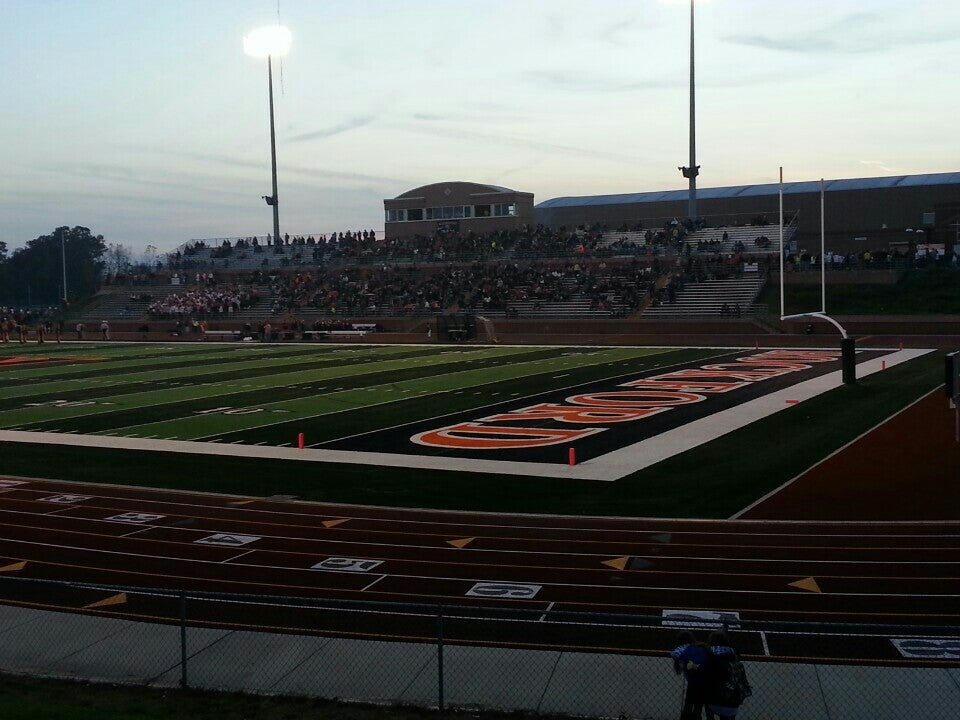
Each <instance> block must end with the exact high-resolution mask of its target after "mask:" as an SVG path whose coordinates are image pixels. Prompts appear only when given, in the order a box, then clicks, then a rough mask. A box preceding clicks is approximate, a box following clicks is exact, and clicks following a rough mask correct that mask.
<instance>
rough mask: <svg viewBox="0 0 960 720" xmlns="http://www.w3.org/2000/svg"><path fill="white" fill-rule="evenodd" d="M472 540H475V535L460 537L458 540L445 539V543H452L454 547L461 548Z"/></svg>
mask: <svg viewBox="0 0 960 720" xmlns="http://www.w3.org/2000/svg"><path fill="white" fill-rule="evenodd" d="M474 540H476V538H475V537H469V538H460V539H459V540H447V545H453V546H454V547H455V548H461V549H463V548H465V547H466V546H467V545H469V544H470V543H472V542H473V541H474Z"/></svg>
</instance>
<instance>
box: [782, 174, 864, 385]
mask: <svg viewBox="0 0 960 720" xmlns="http://www.w3.org/2000/svg"><path fill="white" fill-rule="evenodd" d="M824 194H825V193H824V181H823V178H820V309H819V310H814V311H811V312H803V313H794V314H792V315H787V314H786V294H785V292H784V289H785V278H784V257H785V255H786V246H785V244H784V233H783V167H781V168H780V320H781V322H782V321H784V320H799V319H800V318H815V319H818V320H824V321H826V322H828V323H830V324H831V325H833V326H834V327H835V328H836V329H837V330H839V331H840V358H841V368H842V375H843V382H844V384H845V385H853V384H855V383H856V382H857V358H856V354H857V348H856V340H854V339H853V338H851V337H850V336H848V335H847V331H846V330H845V329H844V327H843V325H841V324H840V323H839V322H837V321H836V320H835V319H834V318H832V317H830V316H829V315H827V264H826V262H825V260H824V258H825V257H826V254H827V252H826V251H827V248H826V245H827V242H826V222H825V218H826V212H825V202H824Z"/></svg>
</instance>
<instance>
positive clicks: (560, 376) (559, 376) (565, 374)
mask: <svg viewBox="0 0 960 720" xmlns="http://www.w3.org/2000/svg"><path fill="white" fill-rule="evenodd" d="M562 377H570V373H564V374H563V375H554V376H553V379H554V380H556V379H557V378H562Z"/></svg>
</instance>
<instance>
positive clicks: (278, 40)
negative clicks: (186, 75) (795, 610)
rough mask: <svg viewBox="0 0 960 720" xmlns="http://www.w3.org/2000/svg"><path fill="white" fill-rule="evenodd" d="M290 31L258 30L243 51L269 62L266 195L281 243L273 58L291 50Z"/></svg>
mask: <svg viewBox="0 0 960 720" xmlns="http://www.w3.org/2000/svg"><path fill="white" fill-rule="evenodd" d="M290 42H291V36H290V31H289V30H288V29H287V28H285V27H283V26H281V25H270V26H267V27H262V28H258V29H257V30H254V31H252V32H251V33H250V34H248V35H246V36H245V37H244V38H243V50H244V52H245V53H246V54H247V55H250V56H252V57H257V58H266V60H267V86H268V93H269V98H270V166H271V176H272V180H273V185H272V190H273V194H272V195H269V196H267V195H264V196H263V199H264V200H266V201H267V205H270V206H271V207H272V208H273V241H274V243H277V242H279V241H280V200H279V197H278V193H277V132H276V125H275V123H274V114H273V58H274V57H275V56H281V55H285V54H286V53H287V51H288V50H289V49H290Z"/></svg>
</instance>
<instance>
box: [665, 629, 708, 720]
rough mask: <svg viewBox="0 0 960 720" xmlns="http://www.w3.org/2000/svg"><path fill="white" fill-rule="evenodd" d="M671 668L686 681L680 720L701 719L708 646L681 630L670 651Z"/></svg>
mask: <svg viewBox="0 0 960 720" xmlns="http://www.w3.org/2000/svg"><path fill="white" fill-rule="evenodd" d="M670 657H671V658H673V670H674V672H676V673H677V675H680V674H682V675H683V676H684V678H685V679H686V681H687V688H686V693H685V694H684V697H683V709H682V710H681V712H680V720H701V718H702V717H703V707H704V703H705V702H706V695H707V688H708V687H709V679H710V674H709V666H710V659H711V656H710V648H709V647H707V645H705V644H704V643H700V642H697V641H696V639H695V638H694V637H693V633H691V632H690V631H689V630H683V631H682V632H681V633H680V634H679V635H677V646H676V647H675V648H674V649H673V650H671V651H670Z"/></svg>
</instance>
